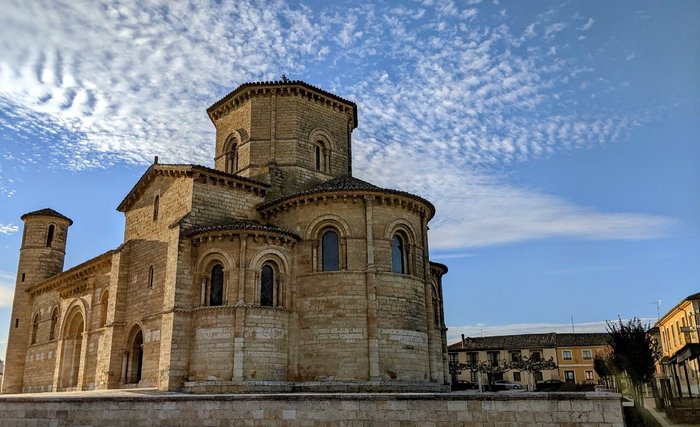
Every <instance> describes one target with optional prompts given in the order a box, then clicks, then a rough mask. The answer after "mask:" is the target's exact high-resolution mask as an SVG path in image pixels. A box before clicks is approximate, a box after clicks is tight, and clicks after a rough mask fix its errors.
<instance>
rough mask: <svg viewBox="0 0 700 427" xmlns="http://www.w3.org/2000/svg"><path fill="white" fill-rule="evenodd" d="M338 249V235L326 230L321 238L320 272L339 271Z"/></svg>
mask: <svg viewBox="0 0 700 427" xmlns="http://www.w3.org/2000/svg"><path fill="white" fill-rule="evenodd" d="M339 252H340V251H339V247H338V233H336V232H335V231H334V230H327V231H326V232H324V233H323V237H322V238H321V267H322V268H321V271H338V270H339V269H340V256H339Z"/></svg>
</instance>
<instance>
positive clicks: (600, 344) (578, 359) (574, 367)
mask: <svg viewBox="0 0 700 427" xmlns="http://www.w3.org/2000/svg"><path fill="white" fill-rule="evenodd" d="M555 342H556V353H557V358H556V361H557V365H558V366H559V368H558V370H559V378H560V379H561V380H562V381H567V382H573V383H576V384H598V382H599V381H600V378H598V374H596V372H595V369H593V359H594V358H595V355H596V354H598V353H605V352H606V351H608V350H609V348H610V347H609V345H608V334H607V333H580V334H575V333H571V334H556V336H555Z"/></svg>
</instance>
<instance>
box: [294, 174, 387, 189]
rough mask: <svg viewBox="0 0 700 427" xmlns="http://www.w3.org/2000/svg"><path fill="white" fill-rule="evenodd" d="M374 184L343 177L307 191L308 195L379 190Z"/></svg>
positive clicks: (346, 176)
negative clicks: (321, 192)
mask: <svg viewBox="0 0 700 427" xmlns="http://www.w3.org/2000/svg"><path fill="white" fill-rule="evenodd" d="M379 189H380V187H377V186H376V185H374V184H370V183H369V182H367V181H363V180H361V179H358V178H355V177H352V176H348V175H345V176H341V177H339V178H333V179H331V180H328V181H326V182H324V183H322V184H319V185H316V186H313V187H311V188H310V189H308V190H306V192H308V193H315V192H316V191H324V190H379Z"/></svg>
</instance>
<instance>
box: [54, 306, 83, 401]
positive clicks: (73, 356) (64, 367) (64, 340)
mask: <svg viewBox="0 0 700 427" xmlns="http://www.w3.org/2000/svg"><path fill="white" fill-rule="evenodd" d="M86 313H87V309H86V303H85V301H83V300H82V299H80V298H79V299H77V300H75V301H73V302H72V303H71V304H70V305H69V306H68V309H66V315H65V316H64V320H63V327H62V329H61V362H60V371H59V387H60V388H61V389H73V388H75V389H77V390H80V389H81V387H80V382H81V378H80V377H81V373H82V370H83V367H82V359H83V358H82V353H83V351H85V348H84V345H83V341H84V335H85V331H86V330H87V329H86V325H87V318H86Z"/></svg>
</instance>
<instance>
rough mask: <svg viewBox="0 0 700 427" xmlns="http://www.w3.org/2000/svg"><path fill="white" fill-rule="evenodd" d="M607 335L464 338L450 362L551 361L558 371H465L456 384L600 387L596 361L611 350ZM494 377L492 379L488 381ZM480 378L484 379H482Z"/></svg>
mask: <svg viewBox="0 0 700 427" xmlns="http://www.w3.org/2000/svg"><path fill="white" fill-rule="evenodd" d="M607 336H608V334H607V333H579V334H576V333H571V334H559V333H554V332H551V333H545V334H521V335H502V336H490V337H465V336H464V335H462V340H461V341H459V342H457V343H454V344H451V345H450V346H449V347H448V354H449V357H450V360H451V361H458V362H460V363H468V362H483V361H489V362H491V363H492V364H494V365H495V364H499V363H502V362H504V361H506V362H510V361H515V360H517V359H518V358H520V357H521V356H522V357H527V358H542V359H545V360H547V359H552V360H553V361H554V362H555V363H556V364H557V366H558V367H557V369H554V370H550V371H542V372H534V373H532V374H530V373H528V372H525V371H519V370H517V369H511V370H508V371H506V372H503V373H497V374H481V375H479V373H478V372H476V371H471V370H468V369H467V370H464V371H463V372H461V374H460V375H459V376H458V377H457V378H453V381H454V380H457V381H469V382H472V383H478V382H481V383H482V384H485V383H487V382H488V381H489V379H493V380H494V381H495V380H501V379H503V380H508V381H513V382H515V383H519V384H521V385H522V386H523V388H525V387H526V386H528V385H530V386H532V385H534V384H536V383H539V382H542V381H546V380H561V381H568V382H573V383H576V384H586V383H589V384H597V383H598V382H599V381H600V378H599V377H598V375H597V374H596V373H595V370H594V369H593V359H594V358H595V355H596V354H597V353H600V352H605V351H607V349H608V348H609V347H608V345H607ZM489 375H491V378H489ZM480 377H481V378H480Z"/></svg>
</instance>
